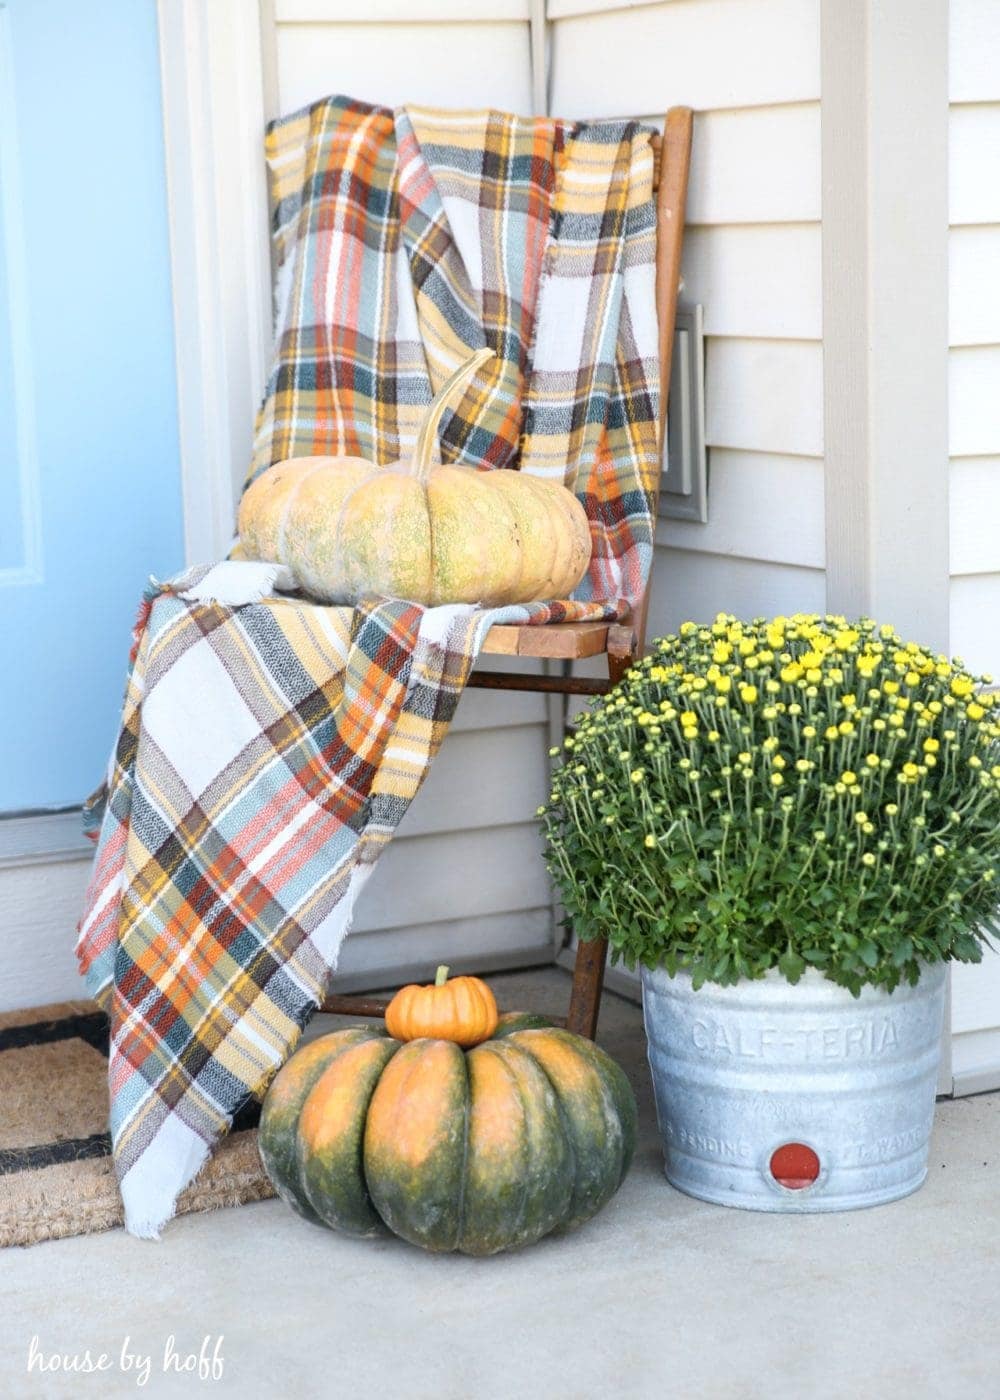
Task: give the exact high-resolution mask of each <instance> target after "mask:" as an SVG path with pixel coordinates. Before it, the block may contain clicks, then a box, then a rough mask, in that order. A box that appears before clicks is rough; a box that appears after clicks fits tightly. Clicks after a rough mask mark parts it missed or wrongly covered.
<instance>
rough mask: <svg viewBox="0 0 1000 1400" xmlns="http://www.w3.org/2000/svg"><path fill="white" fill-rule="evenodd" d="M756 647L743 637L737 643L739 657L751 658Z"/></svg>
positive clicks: (752, 642) (747, 638)
mask: <svg viewBox="0 0 1000 1400" xmlns="http://www.w3.org/2000/svg"><path fill="white" fill-rule="evenodd" d="M756 646H757V644H756V642H754V641H752V640H751V639H750V638H749V637H743V638H741V640H740V643H739V648H738V649H739V653H740V655H741V656H753V654H754V651H755V650H756Z"/></svg>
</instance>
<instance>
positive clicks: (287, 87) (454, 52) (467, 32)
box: [274, 0, 531, 112]
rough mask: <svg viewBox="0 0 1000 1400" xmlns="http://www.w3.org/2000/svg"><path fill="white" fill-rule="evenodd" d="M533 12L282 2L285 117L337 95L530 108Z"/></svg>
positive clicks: (279, 57)
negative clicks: (529, 17)
mask: <svg viewBox="0 0 1000 1400" xmlns="http://www.w3.org/2000/svg"><path fill="white" fill-rule="evenodd" d="M526 11H527V5H526V4H509V5H508V4H497V3H495V0H489V2H488V3H487V0H482V2H481V3H465V4H463V3H461V0H455V2H454V3H447V4H444V3H441V0H429V3H419V2H418V3H415V4H407V3H405V0H396V3H390V0H381V3H379V4H373V5H371V6H369V5H366V4H362V3H355V4H339V3H319V0H284V2H283V3H281V4H280V5H279V6H278V9H277V16H276V17H277V21H278V23H277V25H276V35H275V50H274V52H275V68H276V73H277V85H278V93H279V99H280V108H281V111H282V112H293V111H295V110H296V109H297V108H299V107H303V106H305V105H306V104H307V103H309V102H315V101H316V100H317V99H318V98H321V97H327V96H329V95H330V94H331V93H343V94H345V95H346V96H349V97H357V98H360V99H361V100H363V101H366V102H378V103H384V104H385V105H387V106H393V105H396V104H398V103H401V102H415V103H423V104H425V105H429V106H434V105H436V106H442V107H462V106H467V107H483V106H491V105H492V106H498V107H506V108H514V109H515V110H525V111H528V110H530V107H531V55H530V45H529V27H528V23H527V14H526Z"/></svg>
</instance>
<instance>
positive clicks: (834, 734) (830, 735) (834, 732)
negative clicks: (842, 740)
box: [823, 724, 840, 739]
mask: <svg viewBox="0 0 1000 1400" xmlns="http://www.w3.org/2000/svg"><path fill="white" fill-rule="evenodd" d="M839 737H840V730H839V729H838V728H837V726H836V725H835V724H830V725H827V727H826V729H824V730H823V738H824V739H837V738H839Z"/></svg>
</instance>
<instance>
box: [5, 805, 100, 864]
mask: <svg viewBox="0 0 1000 1400" xmlns="http://www.w3.org/2000/svg"><path fill="white" fill-rule="evenodd" d="M96 849H97V848H96V846H95V845H94V843H93V842H92V841H89V840H88V839H87V837H86V836H84V834H83V825H82V819H81V814H80V809H79V807H74V808H72V809H71V810H70V811H66V812H33V813H31V814H29V815H27V816H23V817H3V818H0V870H7V869H10V868H12V867H14V866H21V865H50V864H54V863H62V862H64V861H73V860H92V859H93V856H94V851H95V850H96Z"/></svg>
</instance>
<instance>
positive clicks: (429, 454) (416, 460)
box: [410, 345, 493, 481]
mask: <svg viewBox="0 0 1000 1400" xmlns="http://www.w3.org/2000/svg"><path fill="white" fill-rule="evenodd" d="M492 359H493V351H492V350H490V349H489V348H488V346H485V345H484V346H483V348H482V350H477V351H476V353H475V354H474V355H473V356H471V357H470V358H469V359H468V360H466V361H465V363H464V364H461V365H459V367H458V369H457V370H455V372H454V374H449V376H448V378H447V379H446V380H445V381H444V383H443V384H442V385H441V387H440V389H439V390H438V391H437V393H436V394H435V395H434V397H433V399H431V402H430V406H429V407H428V409H427V412H426V413H425V415H424V421H423V422H422V423H421V425H420V431H419V433H418V434H417V445H416V447H415V448H414V449H413V458H412V460H411V462H410V471H411V473H412V475H413V476H415V477H416V478H417V480H418V481H426V480H427V476H428V473H429V472H430V469H431V467H432V466H433V464H434V448H435V446H436V445H437V430H438V426H439V424H440V422H441V419H442V418H443V417H444V411H445V409H446V408H447V407H448V401H449V399H450V398H451V397H452V395H453V394H454V393H455V391H456V389H460V388H461V387H462V386H463V385H464V384H466V383H468V381H469V380H470V379H471V378H472V376H473V375H474V374H475V373H476V371H477V370H478V369H479V368H480V367H481V366H482V365H485V364H486V362H487V360H492Z"/></svg>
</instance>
